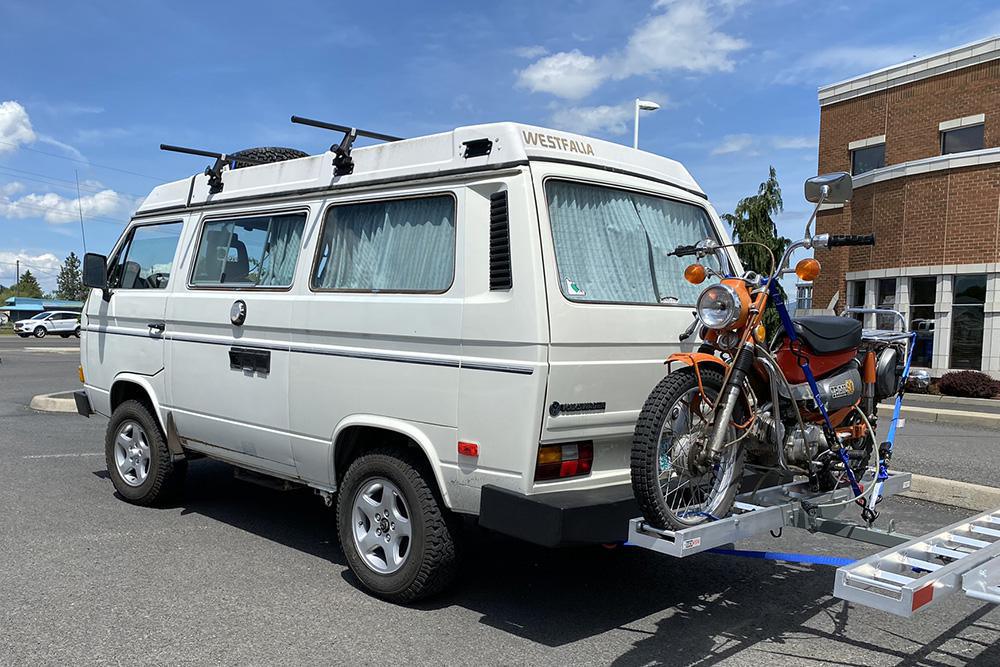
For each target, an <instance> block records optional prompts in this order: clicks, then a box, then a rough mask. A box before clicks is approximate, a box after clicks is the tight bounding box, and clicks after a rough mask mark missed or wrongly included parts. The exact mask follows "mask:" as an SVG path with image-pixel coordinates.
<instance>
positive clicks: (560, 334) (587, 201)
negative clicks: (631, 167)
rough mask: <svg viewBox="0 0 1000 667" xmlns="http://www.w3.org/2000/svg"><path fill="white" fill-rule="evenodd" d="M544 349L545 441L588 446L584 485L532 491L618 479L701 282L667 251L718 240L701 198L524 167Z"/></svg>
mask: <svg viewBox="0 0 1000 667" xmlns="http://www.w3.org/2000/svg"><path fill="white" fill-rule="evenodd" d="M532 172H533V178H534V179H535V193H536V197H537V199H538V210H539V224H540V225H541V238H542V252H543V256H544V257H543V259H544V265H545V272H546V283H547V284H546V294H547V297H548V307H549V327H550V339H551V347H550V350H549V364H550V368H549V379H548V386H547V390H546V400H545V414H544V417H543V422H542V431H541V441H542V442H543V443H559V442H576V441H588V440H589V441H593V443H594V447H593V450H594V462H593V469H592V472H591V474H590V475H588V476H587V477H581V478H576V479H567V480H561V481H552V482H548V481H546V482H539V483H538V484H537V485H536V486H535V490H536V491H539V492H540V491H543V490H548V489H549V488H550V487H551V488H552V489H553V490H554V489H555V488H560V487H568V486H572V487H574V488H576V487H588V486H600V485H605V484H612V483H621V482H627V481H628V478H629V457H630V454H631V439H632V431H633V429H634V427H635V422H636V418H637V417H638V415H639V411H640V409H641V408H642V405H643V403H644V402H645V400H646V397H647V395H648V394H649V393H650V391H651V390H652V388H653V387H654V386H655V385H656V383H657V382H659V381H660V380H661V379H662V378H663V376H664V375H665V373H666V370H667V369H666V367H665V366H664V362H665V360H666V358H667V356H669V355H670V354H672V353H674V352H679V351H691V350H693V349H694V347H695V345H696V344H697V343H696V341H695V338H694V337H692V338H691V339H689V340H688V341H686V342H685V343H683V344H682V343H680V342H679V340H678V336H679V334H680V333H681V332H683V331H684V330H685V329H686V328H687V327H688V326H689V325H690V324H691V322H692V318H693V311H694V302H695V300H696V299H697V296H698V294H699V293H700V291H701V289H703V287H704V285H701V286H694V285H691V284H689V283H687V282H685V281H684V278H683V272H684V267H685V266H687V264H688V263H689V260H688V259H681V258H677V257H669V256H667V253H669V252H670V251H671V250H673V249H674V248H676V247H677V246H678V245H682V244H692V243H696V242H698V241H700V240H702V239H704V238H706V237H709V236H714V237H716V238H723V239H724V238H725V235H724V232H723V231H722V229H721V227H720V225H719V223H718V220H717V217H716V216H715V213H714V211H712V210H711V208H710V207H709V206H708V203H707V202H706V201H705V199H703V198H702V197H700V196H698V195H696V194H692V193H690V192H687V191H685V190H682V189H680V188H674V187H670V186H667V185H663V184H659V183H654V182H651V181H649V180H646V179H641V178H636V177H631V176H624V175H616V174H610V173H607V172H603V171H597V170H595V169H589V168H584V167H576V166H569V165H550V164H546V163H542V164H539V163H533V165H532Z"/></svg>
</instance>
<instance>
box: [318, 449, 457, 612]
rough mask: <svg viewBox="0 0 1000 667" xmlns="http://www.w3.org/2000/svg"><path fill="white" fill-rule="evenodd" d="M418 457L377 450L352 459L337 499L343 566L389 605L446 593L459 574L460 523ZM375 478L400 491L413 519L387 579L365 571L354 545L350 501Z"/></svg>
mask: <svg viewBox="0 0 1000 667" xmlns="http://www.w3.org/2000/svg"><path fill="white" fill-rule="evenodd" d="M424 467H425V466H424V465H421V462H420V461H419V460H418V459H417V457H415V456H413V455H412V454H410V453H408V452H405V451H398V450H392V449H378V450H374V451H372V452H370V453H365V454H362V455H361V456H359V457H358V458H357V459H355V460H354V461H353V462H352V463H351V465H350V467H349V468H348V469H347V472H346V474H345V475H344V478H343V480H342V482H341V484H340V488H339V490H338V494H337V519H336V520H337V537H338V538H339V540H340V545H341V549H343V552H344V555H345V556H346V558H347V563H348V565H349V566H350V568H351V571H352V572H353V573H354V575H355V576H356V577H357V578H358V579H359V580H360V581H361V583H362V584H363V585H364V587H365V588H366V589H368V590H369V591H371V593H373V594H374V595H376V596H377V597H380V598H382V599H384V600H388V601H389V602H395V603H399V604H406V603H410V602H415V601H417V600H421V599H423V598H427V597H430V596H432V595H434V594H436V593H439V592H441V591H442V590H444V589H445V588H446V587H447V586H448V585H449V584H450V583H451V582H452V581H453V580H454V578H455V575H456V573H457V571H458V549H457V541H458V532H459V530H460V526H459V522H458V521H457V519H456V518H455V517H454V516H453V515H451V514H450V513H449V512H448V510H447V509H446V508H445V507H444V503H443V502H441V499H440V498H439V496H438V494H437V492H436V490H435V486H434V484H433V478H432V479H431V480H430V481H428V479H427V478H426V477H425V475H424V474H423V473H422V472H421V469H422V468H424ZM377 478H382V479H386V480H388V481H389V482H391V483H392V484H394V485H395V486H396V487H397V488H398V489H399V491H400V495H401V496H402V498H403V500H404V502H405V504H406V507H407V509H408V510H409V513H410V520H411V531H412V534H411V537H410V542H409V545H408V549H407V552H406V560H405V562H404V563H403V565H402V566H401V567H400V569H399V570H398V571H396V572H393V573H391V574H380V573H378V572H376V571H375V570H374V569H372V568H371V567H369V566H368V565H367V563H366V562H365V561H364V559H363V557H362V555H361V554H360V553H359V550H358V547H356V546H355V541H354V532H353V531H354V501H355V498H356V497H357V496H358V494H359V493H360V492H361V490H362V489H363V488H364V487H365V486H367V485H368V484H369V483H371V482H372V481H373V480H375V479H377Z"/></svg>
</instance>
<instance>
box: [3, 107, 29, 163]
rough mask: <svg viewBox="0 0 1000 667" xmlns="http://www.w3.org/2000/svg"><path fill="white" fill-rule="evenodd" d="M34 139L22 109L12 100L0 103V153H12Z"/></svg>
mask: <svg viewBox="0 0 1000 667" xmlns="http://www.w3.org/2000/svg"><path fill="white" fill-rule="evenodd" d="M36 138H37V136H36V135H35V130H34V129H33V128H32V127H31V119H30V118H28V112H27V111H25V109H24V107H23V106H21V105H20V104H19V103H17V102H15V101H14V100H7V101H6V102H0V153H6V152H12V151H14V150H16V149H17V147H18V146H21V145H23V144H30V143H32V142H33V141H35V139H36Z"/></svg>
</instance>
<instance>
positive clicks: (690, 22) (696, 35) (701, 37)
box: [518, 0, 748, 99]
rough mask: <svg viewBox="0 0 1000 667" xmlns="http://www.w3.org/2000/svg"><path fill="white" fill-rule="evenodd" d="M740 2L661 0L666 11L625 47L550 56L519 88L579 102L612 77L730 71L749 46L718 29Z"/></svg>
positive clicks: (523, 72) (524, 74) (530, 68)
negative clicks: (739, 53) (598, 52)
mask: <svg viewBox="0 0 1000 667" xmlns="http://www.w3.org/2000/svg"><path fill="white" fill-rule="evenodd" d="M739 4H742V2H741V0H659V1H658V2H656V3H655V4H654V8H656V9H658V10H662V11H661V12H660V13H658V14H654V15H652V16H650V17H648V18H647V19H645V20H644V21H643V22H641V23H640V24H639V25H638V26H636V28H635V30H634V31H633V32H632V34H631V35H630V36H629V38H628V41H627V42H626V44H625V45H624V47H623V48H622V49H620V50H617V51H612V52H609V53H606V54H603V55H599V56H593V55H588V54H585V53H583V52H581V51H580V50H578V49H574V50H572V51H561V52H559V53H554V54H552V55H549V56H545V57H544V58H541V59H540V60H537V61H536V62H534V63H532V64H531V65H529V66H528V67H526V68H525V69H523V70H521V72H520V73H519V75H518V84H519V85H520V86H522V87H524V88H527V89H528V90H530V91H532V92H546V93H551V94H553V95H557V96H559V97H565V98H568V99H580V98H582V97H585V96H586V95H589V94H590V93H592V92H593V91H594V90H596V89H597V88H598V86H600V85H601V84H602V83H604V82H605V81H608V80H609V79H615V80H621V79H627V78H629V77H633V76H644V75H650V74H656V73H658V72H666V71H683V72H691V73H695V74H707V73H710V72H716V71H721V72H728V71H731V70H732V69H733V67H734V65H735V63H734V62H733V60H732V57H731V56H732V55H733V53H735V52H736V51H740V50H742V49H745V48H746V47H747V46H748V44H747V42H746V41H744V40H742V39H740V38H738V37H734V36H732V35H729V34H726V33H724V32H721V31H720V30H719V26H720V25H721V24H722V23H724V22H725V20H726V19H727V18H728V17H729V16H730V14H731V12H732V11H733V9H734V8H735V7H736V6H738V5H739Z"/></svg>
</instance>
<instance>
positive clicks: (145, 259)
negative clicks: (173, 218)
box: [108, 222, 183, 289]
mask: <svg viewBox="0 0 1000 667" xmlns="http://www.w3.org/2000/svg"><path fill="white" fill-rule="evenodd" d="M182 228H183V223H180V222H168V223H164V224H156V225H142V226H139V227H134V228H133V229H132V231H131V233H130V234H129V238H128V239H127V240H126V241H125V243H124V244H122V246H121V249H120V250H119V251H118V254H117V255H116V256H115V258H114V260H113V261H112V264H111V272H110V275H109V276H108V284H109V285H110V286H111V287H113V288H118V289H163V288H165V287H166V286H167V283H168V282H169V280H170V270H171V268H172V267H173V263H174V253H175V251H176V250H177V240H178V239H179V238H180V236H181V229H182Z"/></svg>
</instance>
